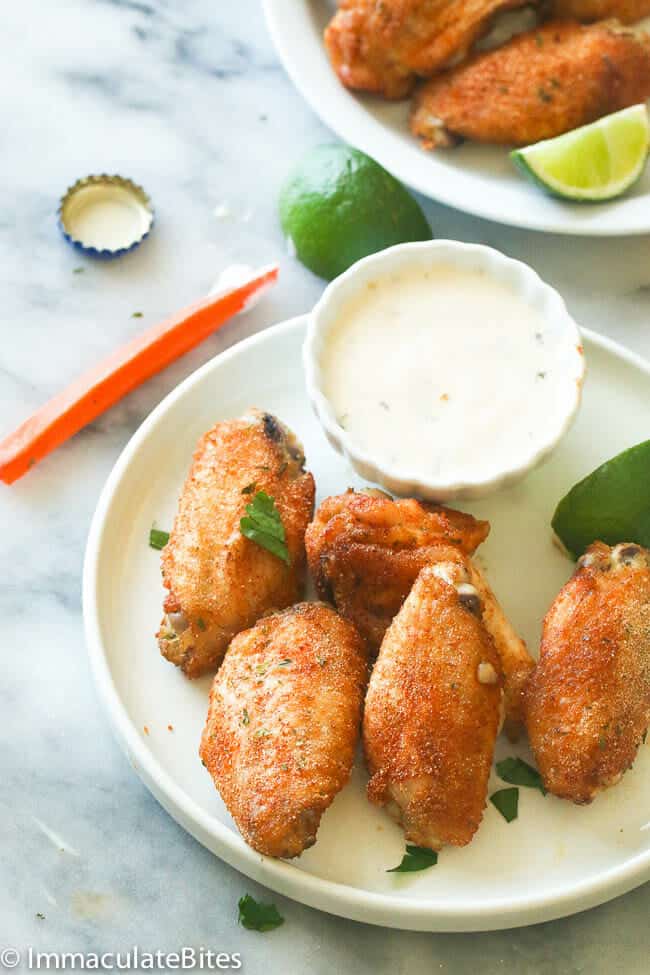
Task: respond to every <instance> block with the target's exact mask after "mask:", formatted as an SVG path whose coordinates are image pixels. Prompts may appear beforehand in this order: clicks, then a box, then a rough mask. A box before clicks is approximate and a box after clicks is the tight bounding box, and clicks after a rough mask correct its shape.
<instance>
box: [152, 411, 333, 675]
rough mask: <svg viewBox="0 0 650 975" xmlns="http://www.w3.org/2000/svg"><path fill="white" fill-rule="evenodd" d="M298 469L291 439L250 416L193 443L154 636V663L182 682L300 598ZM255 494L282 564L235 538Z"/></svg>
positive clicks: (262, 416) (307, 508) (304, 477)
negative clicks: (277, 535)
mask: <svg viewBox="0 0 650 975" xmlns="http://www.w3.org/2000/svg"><path fill="white" fill-rule="evenodd" d="M304 463H305V457H304V454H303V451H302V447H301V445H300V444H299V443H298V442H297V441H296V439H295V437H294V435H293V434H292V433H291V432H290V431H289V430H287V429H286V427H285V426H284V425H283V424H282V423H280V422H279V421H278V420H277V419H276V418H275V417H274V416H271V414H270V413H262V412H260V411H259V410H252V411H251V412H250V413H249V414H248V415H246V416H244V417H242V418H241V419H238V420H227V421H225V422H223V423H218V424H217V425H216V426H215V427H213V428H212V430H209V431H208V433H206V434H205V436H203V437H202V438H201V440H200V441H199V443H198V446H197V448H196V451H195V453H194V460H193V463H192V467H191V469H190V473H189V476H188V478H187V480H186V482H185V486H184V488H183V492H182V494H181V497H180V501H179V506H178V513H177V515H176V518H175V521H174V527H173V529H172V531H171V535H170V538H169V542H168V543H167V545H166V546H165V548H164V550H163V554H162V573H163V583H164V585H165V586H166V588H167V589H168V590H169V594H168V596H167V597H166V599H165V602H164V611H165V615H164V617H163V620H162V623H161V626H160V630H159V632H158V634H157V635H158V643H159V646H160V650H161V653H162V654H163V656H165V657H166V658H167V659H168V660H171V661H172V663H174V664H176V665H177V666H178V667H180V668H181V669H182V670H183V671H184V673H185V674H186V675H187V676H188V677H198V676H200V675H201V674H205V673H208V672H210V671H213V670H215V669H216V668H217V667H218V665H219V663H220V661H221V658H222V657H223V655H224V653H225V651H226V647H227V646H228V643H229V642H230V640H231V639H232V637H233V636H234V635H235V634H236V633H238V632H239V631H240V630H242V629H244V628H245V627H247V626H251V625H252V624H253V623H254V622H255V621H256V620H257V619H259V617H260V616H261V615H262V614H263V613H265V612H268V611H269V610H271V609H282V608H284V607H285V606H289V605H291V603H293V602H295V601H296V599H299V598H300V595H301V592H302V588H303V584H304V576H305V547H304V535H305V528H306V527H307V524H308V522H309V519H310V518H311V515H312V512H313V509H314V479H313V477H312V475H311V474H309V473H307V472H305V470H304ZM258 491H264V492H266V494H268V495H270V496H271V497H272V498H273V499H274V501H275V505H276V508H277V510H278V512H279V515H280V518H281V520H282V524H283V526H284V530H285V534H286V544H287V549H288V552H289V557H290V565H285V563H284V562H283V561H282V560H281V559H279V558H278V557H276V556H275V555H273V554H272V553H271V552H269V551H267V550H266V549H265V548H262V547H261V546H259V545H257V544H256V543H255V542H253V541H250V540H249V539H247V538H245V537H244V536H243V535H242V533H241V531H240V525H239V523H240V519H241V518H242V517H243V516H244V515H245V514H246V511H245V509H246V505H247V504H249V503H250V502H251V501H252V500H253V499H254V497H255V494H256V493H257V492H258Z"/></svg>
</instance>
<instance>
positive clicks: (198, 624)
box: [196, 616, 207, 631]
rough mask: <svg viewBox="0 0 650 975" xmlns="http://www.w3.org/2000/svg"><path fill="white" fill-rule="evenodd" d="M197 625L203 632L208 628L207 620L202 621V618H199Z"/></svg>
mask: <svg viewBox="0 0 650 975" xmlns="http://www.w3.org/2000/svg"><path fill="white" fill-rule="evenodd" d="M196 625H197V626H198V628H199V629H200V630H203V631H205V630H207V626H206V625H205V620H202V619H201V617H200V616H199V618H198V620H197V621H196Z"/></svg>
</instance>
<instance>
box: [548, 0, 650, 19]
mask: <svg viewBox="0 0 650 975" xmlns="http://www.w3.org/2000/svg"><path fill="white" fill-rule="evenodd" d="M551 11H552V15H553V16H554V17H557V18H558V19H560V20H580V21H582V22H583V23H591V22H593V21H595V20H607V19H608V18H610V17H615V18H616V19H617V20H619V21H620V22H621V23H622V24H633V23H635V22H636V21H637V20H641V19H642V18H643V17H647V16H648V15H649V14H650V0H552V4H551Z"/></svg>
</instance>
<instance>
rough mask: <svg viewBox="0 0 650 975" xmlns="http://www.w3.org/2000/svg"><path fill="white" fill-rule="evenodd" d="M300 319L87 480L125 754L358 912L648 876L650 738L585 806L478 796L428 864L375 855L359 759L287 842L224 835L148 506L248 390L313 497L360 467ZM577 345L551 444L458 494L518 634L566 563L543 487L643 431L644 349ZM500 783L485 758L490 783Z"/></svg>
mask: <svg viewBox="0 0 650 975" xmlns="http://www.w3.org/2000/svg"><path fill="white" fill-rule="evenodd" d="M304 333H305V319H304V318H300V319H294V320H293V321H289V322H285V323H284V324H281V325H278V326H276V327H275V328H272V329H269V330H267V331H265V332H262V333H260V334H259V335H256V336H254V337H253V338H251V339H248V340H247V341H245V342H242V343H241V344H239V345H237V346H235V347H234V348H233V349H230V350H229V351H228V352H225V353H224V354H222V355H221V356H218V357H217V358H216V359H214V360H213V361H212V362H209V363H208V364H207V365H205V366H204V367H203V368H202V369H200V370H199V371H198V372H196V373H195V374H194V375H193V376H191V377H190V378H189V379H187V380H186V381H185V382H184V383H182V384H181V385H180V386H179V387H178V388H177V389H176V390H174V391H173V392H172V393H170V395H169V396H168V397H167V398H166V399H165V400H164V401H163V403H161V405H160V406H159V407H158V408H157V409H156V410H155V411H154V412H153V413H152V414H151V416H150V417H149V418H148V419H147V420H146V421H145V422H144V423H143V425H142V426H141V428H140V429H139V430H138V432H137V433H136V434H135V436H134V437H133V439H132V440H131V442H130V443H129V444H128V446H127V447H126V449H125V450H124V452H123V454H122V456H121V457H120V459H119V460H118V462H117V464H116V465H115V468H114V470H113V472H112V473H111V475H110V477H109V479H108V482H107V484H106V487H105V488H104V491H103V493H102V496H101V498H100V501H99V504H98V507H97V511H96V514H95V518H94V521H93V524H92V528H91V532H90V538H89V541H88V549H87V554H86V564H85V569H84V615H85V623H86V635H87V642H88V648H89V653H90V658H91V662H92V668H93V672H94V676H95V680H96V683H97V687H98V690H99V694H100V698H101V700H102V703H103V705H104V706H105V707H106V710H107V712H108V715H109V717H110V720H111V723H112V725H113V727H114V729H115V731H116V733H117V737H118V740H119V742H120V744H121V745H122V747H123V748H124V750H125V751H126V753H127V755H128V757H129V759H130V761H131V763H132V764H133V767H134V768H135V770H136V771H137V772H138V774H139V775H140V777H141V778H142V779H143V781H144V782H145V783H146V785H147V786H148V787H149V789H151V791H152V792H153V794H154V795H155V796H156V797H157V798H158V799H159V801H160V802H161V803H162V804H163V806H164V807H165V808H166V809H167V810H168V811H169V812H170V813H171V815H172V816H173V817H174V818H175V819H176V820H177V821H178V822H179V823H181V824H182V825H183V826H184V827H185V828H186V829H187V830H188V831H189V832H190V833H192V834H193V835H194V836H195V837H196V838H197V839H198V840H199V841H200V842H201V843H203V844H204V845H205V846H207V847H208V848H209V849H210V850H212V851H213V852H214V853H216V854H217V855H218V856H220V857H221V858H222V859H224V860H226V861H227V862H228V863H230V864H232V865H233V866H235V867H237V868H238V869H239V870H241V871H242V872H243V873H245V874H247V875H248V876H250V877H253V878H254V879H255V880H259V881H261V882H262V883H264V884H266V885H267V886H268V887H271V888H272V889H274V890H276V891H279V892H280V893H283V894H286V895H288V896H290V897H293V898H295V899H296V900H299V901H302V902H303V903H305V904H309V905H311V906H313V907H318V908H321V909H323V910H326V911H330V912H332V913H334V914H340V915H343V916H345V917H350V918H354V919H355V920H360V921H367V922H371V923H374V924H381V925H386V926H393V927H402V928H413V929H417V930H428V931H460V930H481V929H491V928H506V927H512V926H514V925H519V924H527V923H531V922H537V921H545V920H549V919H551V918H555V917H560V916H562V915H566V914H569V913H571V912H573V911H578V910H581V909H583V908H586V907H590V906H592V905H594V904H598V903H600V902H602V901H604V900H607V899H608V898H610V897H613V896H615V895H616V894H620V893H622V892H623V891H625V890H629V889H630V888H632V887H634V886H636V885H638V884H640V883H641V882H642V881H644V880H647V879H649V878H650V830H648V831H645V830H643V829H642V827H643V826H644V824H645V823H646V822H647V821H648V820H650V748H646V749H642V751H641V754H640V755H639V757H638V759H637V762H636V764H635V767H634V769H633V770H632V771H631V772H629V773H628V774H626V775H625V776H624V778H623V780H622V782H621V784H620V785H618V786H616V788H614V789H612V790H610V791H609V792H606V793H604V794H603V795H602V796H600V797H599V798H598V799H596V801H595V802H594V803H593V805H591V806H589V807H585V808H578V807H577V806H573V805H571V804H569V803H567V802H562V801H560V800H558V799H555V798H553V797H551V796H547V797H546V798H544V797H542V795H541V794H540V793H538V792H534V791H531V790H527V789H522V790H521V796H520V810H519V819H518V820H517V821H515V822H514V823H511V824H510V825H508V824H507V823H506V822H505V821H504V820H503V819H502V818H501V817H500V815H499V813H498V812H497V811H496V809H494V808H493V807H492V806H489V807H488V808H487V809H486V811H485V816H484V820H483V823H482V825H481V828H480V830H479V832H478V834H477V836H476V838H475V839H474V841H473V842H472V843H471V845H470V846H468V847H466V848H464V849H455V850H452V849H449V850H445V851H443V853H442V854H441V855H440V859H439V862H438V865H437V866H436V867H435V868H433V869H430V870H428V871H425V872H423V873H419V874H411V875H406V876H400V875H395V874H388V873H386V869H387V868H388V867H392V866H394V865H395V864H397V863H398V862H399V861H400V859H401V856H402V852H403V848H404V841H403V837H402V834H401V831H400V830H399V829H398V827H397V826H395V825H394V824H393V823H392V822H391V821H390V820H389V818H388V816H386V815H385V814H384V813H383V812H382V811H380V810H378V809H375V808H373V807H371V806H370V804H369V803H368V802H367V800H366V798H365V795H364V783H365V773H364V770H363V764H362V762H361V761H358V762H357V767H356V769H355V772H354V776H353V780H352V781H351V782H350V784H349V785H348V786H347V787H346V789H345V790H344V791H343V792H342V793H341V794H340V795H339V796H338V797H337V799H336V800H335V802H334V804H333V805H332V807H331V808H330V809H329V810H328V811H327V813H326V814H325V816H324V817H323V822H322V825H321V828H320V832H319V834H318V842H317V843H316V845H315V846H314V847H313V848H312V849H311V850H309V851H308V852H307V853H305V854H304V855H303V856H302V857H301V858H300V859H299V860H297V861H294V862H283V861H278V860H272V859H268V858H265V857H262V856H260V855H259V854H257V853H255V852H254V851H253V850H251V849H250V848H249V847H247V846H246V845H245V843H244V842H243V840H242V839H241V838H240V836H239V835H238V833H237V831H236V829H235V827H234V826H233V824H232V821H231V819H230V817H229V816H228V814H227V813H226V811H225V808H224V806H223V805H222V803H221V801H220V799H219V796H218V795H217V793H216V792H215V790H214V788H213V786H212V782H211V780H210V778H209V776H208V774H207V773H206V771H205V769H204V768H203V767H202V765H201V762H200V761H199V758H198V753H197V748H198V742H199V737H200V733H201V728H202V725H203V721H204V718H205V713H206V707H207V695H208V688H209V680H208V679H204V680H200V681H196V682H190V681H188V680H186V679H185V678H184V677H183V675H182V674H181V673H180V672H179V671H178V670H177V669H176V668H175V667H173V666H172V665H171V664H169V663H167V662H166V661H165V660H163V659H162V658H161V657H160V655H159V653H158V649H157V646H156V641H155V639H154V633H155V631H156V629H157V626H158V622H159V619H160V615H161V601H162V597H163V589H162V585H161V581H160V568H159V554H158V553H157V552H155V551H153V550H152V549H150V548H149V547H148V544H147V540H148V533H149V529H150V527H151V523H152V522H153V521H156V522H157V524H158V526H159V527H162V528H164V527H169V526H170V525H171V521H172V517H173V514H174V510H175V505H176V500H177V498H178V494H179V490H180V488H181V485H182V483H183V480H184V478H185V474H186V471H187V469H188V466H189V462H190V458H191V454H192V450H193V447H194V443H195V441H196V440H197V439H198V437H199V435H200V434H202V433H203V432H204V431H205V430H206V429H208V428H209V427H210V426H212V424H214V423H215V422H216V421H217V420H220V419H224V418H226V417H230V416H236V415H238V414H240V413H242V412H243V411H244V410H245V409H246V408H247V407H249V406H251V405H257V406H261V407H263V408H264V409H267V410H270V411H272V412H273V413H277V414H278V416H280V417H281V418H282V419H283V420H284V421H286V422H287V423H288V424H289V425H290V426H291V427H292V428H293V429H294V430H295V431H296V432H297V434H298V435H299V436H300V437H301V438H302V439H303V442H304V445H305V450H306V454H307V459H308V464H309V467H310V469H311V470H312V471H313V472H314V475H315V478H316V483H317V486H318V499H319V500H322V499H323V498H324V497H325V496H327V495H329V494H333V493H338V492H340V491H342V490H344V489H345V488H346V487H347V486H348V485H350V484H353V485H354V484H359V481H358V479H357V478H356V477H355V476H354V475H353V474H352V473H351V471H350V470H349V469H348V468H346V466H345V461H344V460H343V459H342V458H341V457H340V456H339V455H338V454H337V453H335V452H334V451H333V450H332V449H331V448H330V447H329V446H328V444H327V442H326V440H325V436H324V434H323V433H322V431H321V428H320V425H319V423H318V421H317V420H316V418H315V417H314V416H313V415H312V412H311V409H310V408H309V405H308V401H307V396H306V393H305V389H304V385H303V377H302V368H301V344H302V341H303V337H304ZM585 347H586V353H587V362H588V378H587V382H586V385H585V394H584V405H583V408H582V410H581V413H580V415H579V417H578V420H577V422H576V424H575V425H574V427H573V428H572V430H571V432H570V433H569V435H568V437H567V438H566V439H565V440H564V441H563V443H562V445H561V446H560V448H559V449H558V451H557V452H556V453H555V454H554V455H553V457H552V459H551V460H550V461H549V462H548V463H546V464H545V465H544V466H543V467H541V468H539V469H537V470H536V471H534V472H533V473H532V474H531V475H529V477H528V478H527V479H526V480H525V481H523V482H521V483H520V484H518V485H517V486H515V487H513V488H511V489H509V490H507V491H503V492H501V493H499V494H497V495H494V496H492V497H490V498H488V499H486V500H484V501H480V502H474V503H473V504H471V505H467V506H466V507H467V508H468V509H469V510H471V511H473V512H475V513H476V514H478V515H480V516H481V517H487V518H489V519H490V521H491V522H492V533H491V535H490V538H489V539H488V541H487V542H486V543H485V545H484V546H483V547H482V548H481V550H480V552H481V553H482V555H481V561H482V562H483V564H484V565H485V566H486V567H487V571H488V574H489V577H490V580H491V581H492V583H493V585H494V587H495V589H496V592H497V594H498V596H499V598H500V599H501V600H502V601H503V603H504V606H505V609H506V611H507V612H508V613H509V614H510V616H511V618H512V620H513V622H514V623H515V625H516V626H517V627H518V628H519V629H520V631H521V632H522V634H523V636H524V637H525V638H526V639H527V640H528V641H529V642H530V646H531V647H532V648H536V646H537V643H538V640H539V630H540V622H541V619H542V616H543V614H544V612H545V610H546V608H547V607H548V605H549V603H550V602H551V600H552V599H553V598H554V596H555V594H556V593H557V591H558V589H559V588H560V586H561V585H562V584H563V583H564V581H565V580H566V578H567V577H568V576H569V574H570V573H571V571H572V566H571V564H570V563H569V562H568V561H567V560H566V559H565V558H564V557H563V556H562V555H561V554H560V553H559V552H558V550H557V549H556V548H555V547H554V546H553V544H552V542H551V535H550V529H549V521H550V518H551V515H552V513H553V509H554V506H555V503H556V501H557V500H558V498H559V497H560V496H561V495H562V494H563V493H564V492H565V491H566V489H567V488H568V487H569V486H570V485H571V484H573V483H574V481H576V480H577V479H578V478H579V477H581V476H582V475H584V474H585V473H586V472H588V471H589V470H591V469H592V468H593V467H594V466H595V465H596V464H598V463H600V462H601V461H602V460H604V459H605V458H607V457H609V456H611V455H612V454H614V453H616V452H617V451H619V450H621V449H622V448H623V447H627V446H629V445H630V444H633V443H636V442H637V441H640V440H643V439H644V438H645V437H646V436H647V417H648V412H649V411H650V387H649V383H648V375H649V372H650V366H648V365H646V364H645V363H644V362H642V361H641V360H639V359H637V358H635V357H634V356H633V355H631V354H630V353H627V352H625V351H624V350H623V349H621V348H619V347H617V346H615V345H613V344H611V343H610V342H608V341H606V340H605V339H602V338H600V337H598V336H596V335H593V334H590V333H585ZM168 725H172V726H173V731H169V730H168ZM145 726H146V727H147V728H148V730H149V733H148V734H146V733H145V732H144V728H145ZM508 754H520V755H522V756H524V757H526V756H527V751H526V748H525V746H524V745H520V746H517V748H513V747H512V746H510V745H509V744H508V743H507V742H506V741H500V742H499V744H498V757H503V756H504V755H508ZM528 757H530V756H528ZM497 786H498V780H497V779H496V776H494V777H493V780H492V782H491V791H492V790H493V789H494V788H496V787H497Z"/></svg>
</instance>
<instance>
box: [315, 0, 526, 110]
mask: <svg viewBox="0 0 650 975" xmlns="http://www.w3.org/2000/svg"><path fill="white" fill-rule="evenodd" d="M528 2H529V0H341V2H340V4H339V10H338V12H337V13H336V15H335V16H334V18H333V20H332V21H331V22H330V24H329V26H328V27H327V29H326V31H325V44H326V47H327V50H328V52H329V56H330V59H331V61H332V65H333V67H334V70H335V71H336V73H337V75H338V76H339V78H340V80H341V81H342V82H343V84H344V85H346V86H347V87H348V88H356V89H360V90H363V91H371V92H375V93H377V94H381V95H384V96H385V97H386V98H404V97H405V96H406V95H408V94H409V92H410V91H411V89H412V88H413V86H414V84H415V82H416V79H417V77H418V76H420V77H424V78H428V77H430V76H431V75H433V74H434V73H435V72H436V71H439V70H441V69H442V68H444V67H446V66H447V65H449V64H452V63H456V62H458V61H459V60H461V59H462V58H464V57H465V56H466V55H467V53H468V51H469V50H470V49H471V47H472V45H473V44H474V42H475V41H477V40H478V39H479V38H480V37H482V36H483V34H485V33H487V31H488V30H489V29H490V26H491V24H492V21H493V19H494V17H495V16H496V15H497V14H498V13H499V12H501V11H504V10H511V9H513V8H516V7H523V6H525V5H527V3H528Z"/></svg>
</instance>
